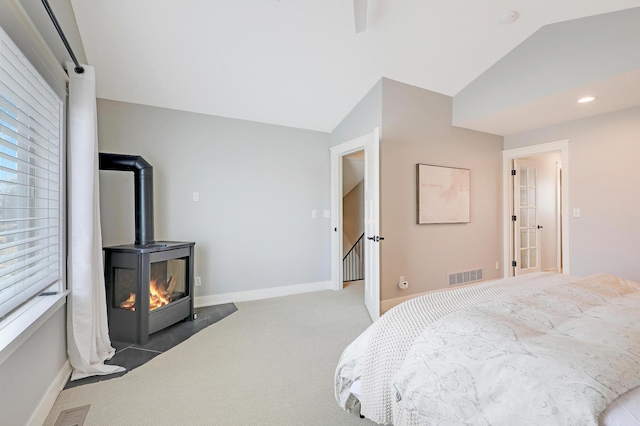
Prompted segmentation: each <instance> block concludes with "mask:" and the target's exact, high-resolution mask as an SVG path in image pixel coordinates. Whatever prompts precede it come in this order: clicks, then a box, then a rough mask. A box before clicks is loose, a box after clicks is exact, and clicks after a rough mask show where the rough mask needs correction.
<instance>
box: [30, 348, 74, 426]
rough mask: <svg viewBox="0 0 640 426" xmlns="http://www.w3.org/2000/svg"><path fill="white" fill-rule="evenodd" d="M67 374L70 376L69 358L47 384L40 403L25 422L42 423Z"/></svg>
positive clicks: (63, 384) (33, 424)
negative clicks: (49, 384)
mask: <svg viewBox="0 0 640 426" xmlns="http://www.w3.org/2000/svg"><path fill="white" fill-rule="evenodd" d="M69 376H71V364H70V363H69V360H67V362H65V363H64V365H63V366H62V368H61V369H60V371H59V372H58V374H57V375H56V378H55V379H54V381H53V383H51V386H49V389H48V390H47V393H46V394H45V395H44V397H43V398H42V400H41V401H40V404H38V408H36V410H35V411H34V413H33V415H32V416H31V418H30V419H29V423H27V425H28V426H41V425H43V424H44V421H45V420H46V419H47V416H48V415H49V413H50V412H51V409H52V408H53V405H54V404H55V403H56V399H57V398H58V395H59V394H60V391H62V389H64V386H65V385H66V384H67V381H68V380H69Z"/></svg>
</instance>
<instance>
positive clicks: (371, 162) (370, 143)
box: [331, 128, 380, 321]
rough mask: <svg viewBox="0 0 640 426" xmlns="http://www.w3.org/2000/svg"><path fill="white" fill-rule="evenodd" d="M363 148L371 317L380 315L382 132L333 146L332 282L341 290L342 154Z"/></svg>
mask: <svg viewBox="0 0 640 426" xmlns="http://www.w3.org/2000/svg"><path fill="white" fill-rule="evenodd" d="M362 149H364V186H365V191H364V192H365V195H364V198H365V200H364V203H365V212H364V214H365V224H364V233H365V237H370V238H371V239H365V245H364V252H365V253H364V270H365V272H364V293H365V295H364V299H365V306H366V307H367V310H368V312H369V314H370V315H371V319H372V320H374V321H375V320H377V319H378V318H379V317H380V243H379V241H380V236H379V231H380V131H379V130H378V129H377V128H376V129H374V131H373V132H372V133H370V134H368V135H365V136H361V137H359V138H357V139H354V140H351V141H349V142H345V143H342V144H340V145H337V146H334V147H332V148H331V217H332V218H333V229H332V243H331V247H332V250H331V259H332V260H331V265H332V267H331V270H332V282H333V288H334V289H335V290H340V289H342V284H343V270H342V269H343V268H342V255H343V252H342V250H343V245H342V233H343V224H342V196H343V194H342V157H343V156H345V155H349V154H351V153H353V152H356V151H360V150H362Z"/></svg>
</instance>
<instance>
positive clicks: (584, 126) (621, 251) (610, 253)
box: [504, 108, 640, 281]
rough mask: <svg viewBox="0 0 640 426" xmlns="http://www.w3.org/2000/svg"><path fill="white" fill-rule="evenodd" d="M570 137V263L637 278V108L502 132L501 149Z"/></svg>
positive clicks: (586, 270) (576, 270)
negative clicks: (504, 134) (574, 214)
mask: <svg viewBox="0 0 640 426" xmlns="http://www.w3.org/2000/svg"><path fill="white" fill-rule="evenodd" d="M562 139H569V167H570V174H569V212H570V213H571V212H572V211H573V208H580V210H581V217H579V218H574V217H570V219H569V236H570V252H571V253H570V266H571V273H572V274H575V275H589V274H594V273H611V274H616V275H620V276H622V277H625V278H628V279H633V280H636V281H639V280H640V269H639V268H638V259H640V250H639V249H638V241H640V221H639V220H638V212H639V211H640V192H638V183H639V182H640V168H638V158H640V144H639V143H638V141H639V140H640V108H631V109H627V110H624V111H619V112H616V113H612V114H607V115H602V116H599V117H594V118H589V119H584V120H578V121H574V122H570V123H564V124H561V125H557V126H553V127H548V128H544V129H539V130H535V131H531V132H527V133H522V134H518V135H512V136H507V137H505V141H504V147H505V149H512V148H520V147H523V146H529V145H535V144H539V143H545V142H553V141H558V140H562Z"/></svg>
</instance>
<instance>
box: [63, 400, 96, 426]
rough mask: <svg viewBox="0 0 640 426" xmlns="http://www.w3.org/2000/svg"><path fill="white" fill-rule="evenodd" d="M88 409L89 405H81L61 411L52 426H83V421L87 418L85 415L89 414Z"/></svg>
mask: <svg viewBox="0 0 640 426" xmlns="http://www.w3.org/2000/svg"><path fill="white" fill-rule="evenodd" d="M89 407H91V405H83V406H82V407H76V408H70V409H68V410H64V411H62V412H61V413H60V415H59V416H58V419H57V420H56V424H55V425H54V426H82V425H84V420H85V419H86V418H87V414H88V413H89Z"/></svg>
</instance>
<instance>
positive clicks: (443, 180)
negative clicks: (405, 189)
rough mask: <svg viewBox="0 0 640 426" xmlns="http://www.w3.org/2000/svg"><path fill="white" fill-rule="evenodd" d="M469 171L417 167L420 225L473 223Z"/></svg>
mask: <svg viewBox="0 0 640 426" xmlns="http://www.w3.org/2000/svg"><path fill="white" fill-rule="evenodd" d="M470 174H471V172H470V170H469V169H461V168H456V167H445V166H434V165H430V164H416V182H417V185H416V186H417V223H418V224H419V225H423V224H440V223H469V222H470V210H471V209H470V200H469V192H470V191H469V188H470Z"/></svg>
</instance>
